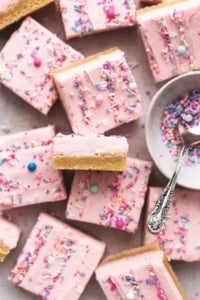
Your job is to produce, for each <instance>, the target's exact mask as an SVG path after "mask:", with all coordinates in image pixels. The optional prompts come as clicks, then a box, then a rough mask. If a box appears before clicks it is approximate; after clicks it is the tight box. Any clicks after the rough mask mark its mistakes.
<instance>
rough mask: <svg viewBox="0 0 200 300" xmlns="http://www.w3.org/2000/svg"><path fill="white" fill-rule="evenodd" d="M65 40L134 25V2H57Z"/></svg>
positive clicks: (117, 0) (64, 0)
mask: <svg viewBox="0 0 200 300" xmlns="http://www.w3.org/2000/svg"><path fill="white" fill-rule="evenodd" d="M58 3H59V4H60V12H61V16H62V20H63V25H64V29H65V34H66V38H67V39H70V38H74V37H82V36H84V35H87V34H91V33H96V32H100V31H108V30H113V29H118V28H121V27H128V26H133V25H135V24H136V6H135V2H134V0H126V1H124V0H112V1H109V0H75V1H72V0H59V1H58Z"/></svg>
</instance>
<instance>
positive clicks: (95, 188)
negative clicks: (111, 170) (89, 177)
mask: <svg viewBox="0 0 200 300" xmlns="http://www.w3.org/2000/svg"><path fill="white" fill-rule="evenodd" d="M89 190H90V193H91V194H96V193H98V191H99V187H98V185H97V184H91V186H90V188H89Z"/></svg>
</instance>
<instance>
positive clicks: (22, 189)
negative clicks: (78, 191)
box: [0, 126, 67, 210]
mask: <svg viewBox="0 0 200 300" xmlns="http://www.w3.org/2000/svg"><path fill="white" fill-rule="evenodd" d="M54 136H55V130H54V127H53V126H47V127H43V128H38V129H33V130H27V131H24V132H19V133H15V134H10V135H5V136H1V138H0V210H4V209H8V208H13V207H18V206H24V205H29V204H36V203H41V202H50V201H59V200H64V199H66V197H67V194H66V190H65V186H64V182H63V177H62V173H60V171H57V170H54V169H53V137H54Z"/></svg>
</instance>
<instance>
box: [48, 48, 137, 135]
mask: <svg viewBox="0 0 200 300" xmlns="http://www.w3.org/2000/svg"><path fill="white" fill-rule="evenodd" d="M52 76H53V78H54V81H55V84H56V86H57V90H58V93H59V95H60V99H61V101H62V103H63V106H64V109H65V111H66V113H67V116H68V119H69V122H70V124H71V127H72V130H73V132H75V133H84V134H87V133H104V132H105V131H108V130H110V129H112V128H115V127H117V126H119V125H121V124H123V123H128V122H130V121H132V120H135V119H138V118H139V117H140V116H141V115H142V108H141V99H140V95H139V93H138V89H137V85H136V83H135V79H134V77H133V75H132V72H131V70H130V68H129V66H128V64H127V62H126V60H125V57H124V53H123V52H122V51H121V50H119V49H117V48H112V49H109V50H107V51H104V52H101V53H98V54H96V55H93V56H90V57H87V58H85V59H83V60H80V61H79V62H77V63H74V64H71V65H70V66H68V67H66V68H61V69H60V70H59V69H58V70H56V71H55V72H53V73H52Z"/></svg>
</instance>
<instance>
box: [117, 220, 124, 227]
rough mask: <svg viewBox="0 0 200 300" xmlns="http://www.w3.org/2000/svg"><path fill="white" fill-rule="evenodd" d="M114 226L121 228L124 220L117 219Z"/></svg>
mask: <svg viewBox="0 0 200 300" xmlns="http://www.w3.org/2000/svg"><path fill="white" fill-rule="evenodd" d="M115 226H116V227H117V228H122V227H123V226H124V221H123V219H119V220H117V221H116V222H115Z"/></svg>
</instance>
